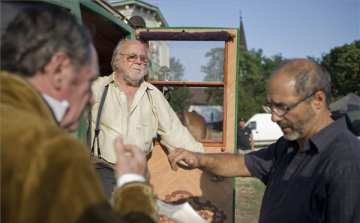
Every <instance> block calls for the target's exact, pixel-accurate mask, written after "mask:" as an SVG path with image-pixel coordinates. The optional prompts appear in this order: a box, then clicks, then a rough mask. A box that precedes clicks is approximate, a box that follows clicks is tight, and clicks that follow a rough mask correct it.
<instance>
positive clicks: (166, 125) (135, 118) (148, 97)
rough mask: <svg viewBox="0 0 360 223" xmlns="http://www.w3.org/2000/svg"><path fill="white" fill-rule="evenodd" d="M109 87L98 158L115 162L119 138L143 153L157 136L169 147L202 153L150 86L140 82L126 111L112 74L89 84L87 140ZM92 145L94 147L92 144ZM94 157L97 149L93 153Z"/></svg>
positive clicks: (161, 98)
mask: <svg viewBox="0 0 360 223" xmlns="http://www.w3.org/2000/svg"><path fill="white" fill-rule="evenodd" d="M106 85H109V89H108V93H107V95H106V99H105V103H104V106H103V109H102V114H101V124H100V134H99V144H100V152H101V157H102V158H103V159H105V160H106V161H108V162H109V163H115V162H116V156H115V152H114V140H115V138H116V137H118V136H120V137H121V138H122V139H123V140H124V143H125V144H133V145H136V146H137V147H139V148H140V150H141V151H142V152H143V153H144V154H149V153H150V152H151V150H152V148H153V139H154V138H156V136H157V134H159V135H160V136H161V138H162V140H164V141H165V142H167V143H169V144H170V145H173V146H176V147H181V148H185V149H188V150H191V151H195V152H203V151H204V148H203V146H202V144H201V143H199V142H196V141H195V139H194V138H193V137H192V136H191V134H190V132H189V131H188V129H187V128H186V127H184V126H183V125H182V124H181V122H180V120H179V119H178V117H177V116H176V114H175V112H174V111H173V109H172V108H171V107H170V105H169V103H168V102H167V101H166V99H165V98H164V96H163V95H162V93H161V92H160V91H159V90H158V89H157V88H156V87H154V86H153V85H151V84H149V83H147V82H143V83H142V84H141V85H140V87H139V89H138V90H137V92H136V93H135V96H134V99H133V102H132V106H131V109H130V111H129V112H128V109H127V99H126V94H125V92H124V91H123V90H122V89H121V87H120V86H118V85H117V83H116V82H115V73H113V74H112V75H110V76H108V77H100V78H98V79H97V80H96V81H95V82H94V83H93V85H92V91H93V94H94V99H95V103H94V105H93V107H92V110H91V115H90V120H91V122H90V126H91V140H93V137H94V129H95V124H96V116H97V114H98V109H99V105H100V100H101V96H102V94H103V89H104V86H106ZM95 145H96V144H95ZM94 153H95V155H97V154H98V153H97V147H96V146H95V150H94Z"/></svg>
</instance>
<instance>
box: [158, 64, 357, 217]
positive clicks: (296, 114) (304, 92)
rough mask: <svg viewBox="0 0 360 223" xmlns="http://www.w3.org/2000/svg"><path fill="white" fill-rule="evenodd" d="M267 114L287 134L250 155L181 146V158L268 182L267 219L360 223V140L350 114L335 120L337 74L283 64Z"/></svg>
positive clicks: (174, 156) (271, 85) (173, 157)
mask: <svg viewBox="0 0 360 223" xmlns="http://www.w3.org/2000/svg"><path fill="white" fill-rule="evenodd" d="M266 94H267V104H265V105H263V108H264V110H265V111H266V112H268V113H270V114H272V116H271V118H272V121H274V122H276V123H277V124H278V125H279V126H280V128H281V130H282V131H283V133H284V136H283V137H281V138H280V139H279V140H278V141H277V142H276V143H274V144H272V145H270V146H269V148H267V149H262V150H259V151H255V152H251V153H248V154H245V155H233V154H200V153H192V152H189V151H186V150H184V149H175V148H172V146H169V145H166V143H164V142H161V143H162V144H163V145H165V146H167V147H168V148H170V149H172V150H174V151H173V152H172V153H170V154H169V159H170V162H171V165H172V168H173V169H174V170H177V166H176V162H177V161H179V160H183V161H185V162H186V163H187V164H188V165H189V167H192V168H200V169H202V170H206V171H209V172H211V173H213V174H217V175H221V176H225V177H238V176H241V177H244V176H254V177H257V178H258V179H260V180H261V181H262V182H263V183H264V184H265V185H266V186H267V188H266V190H265V194H264V197H263V201H262V206H261V211H260V217H259V222H260V223H264V222H267V223H269V222H270V223H271V222H274V223H288V222H292V223H297V222H299V223H300V222H306V223H319V222H344V223H356V222H360V212H359V211H358V208H359V207H360V180H359V176H360V162H359V161H360V141H359V140H358V139H357V138H356V137H355V135H353V134H352V133H351V132H350V131H348V129H347V126H346V122H345V119H344V118H341V119H339V120H337V121H334V120H332V119H331V117H330V115H331V112H330V110H329V104H330V75H329V73H328V72H327V71H326V70H325V69H324V68H323V67H321V66H320V65H318V64H317V63H315V62H314V61H311V60H307V59H294V60H290V61H286V62H285V63H283V64H281V65H280V66H279V67H278V68H277V69H276V70H275V71H274V72H273V74H272V75H271V77H270V79H269V81H268V84H267V90H266Z"/></svg>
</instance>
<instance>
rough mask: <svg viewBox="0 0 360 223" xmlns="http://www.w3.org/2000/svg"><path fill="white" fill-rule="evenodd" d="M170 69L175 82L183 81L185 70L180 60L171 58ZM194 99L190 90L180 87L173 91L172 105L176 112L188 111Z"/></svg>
mask: <svg viewBox="0 0 360 223" xmlns="http://www.w3.org/2000/svg"><path fill="white" fill-rule="evenodd" d="M170 68H171V72H172V73H173V75H174V80H182V77H183V76H184V71H185V68H184V67H183V65H182V64H181V63H180V60H179V59H176V58H174V57H171V58H170ZM192 97H193V94H191V92H190V90H189V88H185V87H179V88H174V89H173V90H172V91H171V101H170V105H171V107H172V108H173V109H174V111H187V110H188V109H189V107H190V99H191V98H192Z"/></svg>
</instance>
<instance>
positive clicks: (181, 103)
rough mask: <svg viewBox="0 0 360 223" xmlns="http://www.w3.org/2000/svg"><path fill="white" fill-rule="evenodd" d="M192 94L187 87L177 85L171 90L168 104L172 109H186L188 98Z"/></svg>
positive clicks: (187, 107)
mask: <svg viewBox="0 0 360 223" xmlns="http://www.w3.org/2000/svg"><path fill="white" fill-rule="evenodd" d="M192 97H193V94H192V93H191V92H190V90H189V88H185V87H179V88H175V89H174V90H173V91H171V102H170V105H171V107H172V108H173V109H174V111H187V110H188V109H189V107H190V99H191V98H192Z"/></svg>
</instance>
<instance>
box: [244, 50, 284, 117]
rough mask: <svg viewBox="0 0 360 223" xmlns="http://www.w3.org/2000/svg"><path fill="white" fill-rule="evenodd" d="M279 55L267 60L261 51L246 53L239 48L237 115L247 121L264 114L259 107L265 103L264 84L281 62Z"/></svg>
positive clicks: (281, 58)
mask: <svg viewBox="0 0 360 223" xmlns="http://www.w3.org/2000/svg"><path fill="white" fill-rule="evenodd" d="M283 60H284V59H283V57H282V55H281V54H278V55H275V56H272V57H271V58H267V57H265V56H263V55H262V50H261V49H259V50H254V49H252V50H250V51H246V50H245V49H244V48H243V47H241V48H240V55H239V89H238V115H239V116H241V117H244V118H246V119H249V118H250V117H251V116H253V115H254V114H256V113H262V112H264V111H263V109H262V107H261V105H262V104H264V103H265V102H266V83H267V80H268V78H269V77H270V75H271V73H272V71H273V70H274V69H275V68H276V67H277V66H278V65H279V64H280V63H281V62H282V61H283Z"/></svg>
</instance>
